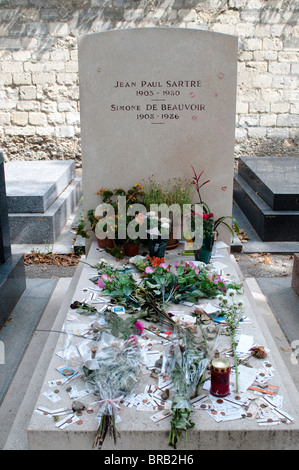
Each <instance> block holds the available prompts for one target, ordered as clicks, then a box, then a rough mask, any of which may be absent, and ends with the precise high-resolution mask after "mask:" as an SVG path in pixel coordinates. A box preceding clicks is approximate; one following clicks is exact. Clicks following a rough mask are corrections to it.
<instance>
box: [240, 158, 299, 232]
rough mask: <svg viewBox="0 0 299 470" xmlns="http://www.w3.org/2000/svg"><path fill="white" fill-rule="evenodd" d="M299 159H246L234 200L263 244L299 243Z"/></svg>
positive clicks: (241, 165)
mask: <svg viewBox="0 0 299 470" xmlns="http://www.w3.org/2000/svg"><path fill="white" fill-rule="evenodd" d="M298 180H299V157H279V158H278V157H258V158H257V157H242V158H240V160H239V163H238V173H237V174H236V175H235V178H234V200H235V202H236V203H237V205H238V206H239V207H240V209H241V210H242V211H243V213H244V215H245V216H246V217H247V219H248V220H249V222H250V223H251V225H252V227H253V228H254V229H255V231H256V232H257V234H258V235H259V237H260V238H261V240H262V241H299V185H298Z"/></svg>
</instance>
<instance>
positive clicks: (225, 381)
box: [210, 357, 231, 397]
mask: <svg viewBox="0 0 299 470" xmlns="http://www.w3.org/2000/svg"><path fill="white" fill-rule="evenodd" d="M230 370H231V367H230V362H229V360H228V359H226V358H225V357H215V358H214V359H213V360H212V362H211V388H210V393H211V395H214V396H215V397H226V396H227V395H229V374H230Z"/></svg>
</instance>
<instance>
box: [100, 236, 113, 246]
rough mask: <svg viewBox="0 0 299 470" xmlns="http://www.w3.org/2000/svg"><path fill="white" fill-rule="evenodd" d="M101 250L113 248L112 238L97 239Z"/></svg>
mask: <svg viewBox="0 0 299 470" xmlns="http://www.w3.org/2000/svg"><path fill="white" fill-rule="evenodd" d="M97 242H98V247H99V248H113V246H114V244H113V240H112V239H111V238H103V239H100V238H97Z"/></svg>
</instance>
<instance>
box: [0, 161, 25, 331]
mask: <svg viewBox="0 0 299 470" xmlns="http://www.w3.org/2000/svg"><path fill="white" fill-rule="evenodd" d="M25 288H26V279H25V268H24V258H23V255H12V253H11V245H10V235H9V220H8V212H7V200H6V186H5V175H4V163H3V153H2V152H0V328H2V326H3V325H4V323H5V322H6V320H7V318H8V317H9V315H10V313H11V312H12V310H13V309H14V307H15V306H16V304H17V302H18V301H19V299H20V297H21V295H22V294H23V292H24V290H25Z"/></svg>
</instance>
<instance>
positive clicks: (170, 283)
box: [142, 262, 177, 304]
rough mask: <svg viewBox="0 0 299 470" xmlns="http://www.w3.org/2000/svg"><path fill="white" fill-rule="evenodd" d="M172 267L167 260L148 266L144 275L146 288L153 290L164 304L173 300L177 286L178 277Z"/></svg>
mask: <svg viewBox="0 0 299 470" xmlns="http://www.w3.org/2000/svg"><path fill="white" fill-rule="evenodd" d="M170 267H171V266H170V264H168V263H165V262H164V263H160V264H159V265H158V266H155V267H154V266H147V267H146V268H145V271H144V274H143V277H142V279H143V285H144V288H145V289H146V290H148V291H151V292H152V293H153V295H154V296H155V297H156V298H158V299H160V300H161V301H162V303H163V304H164V303H165V302H169V301H170V300H171V298H172V296H173V294H174V292H175V289H176V286H177V278H176V276H175V274H174V273H172V272H171V271H170Z"/></svg>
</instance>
